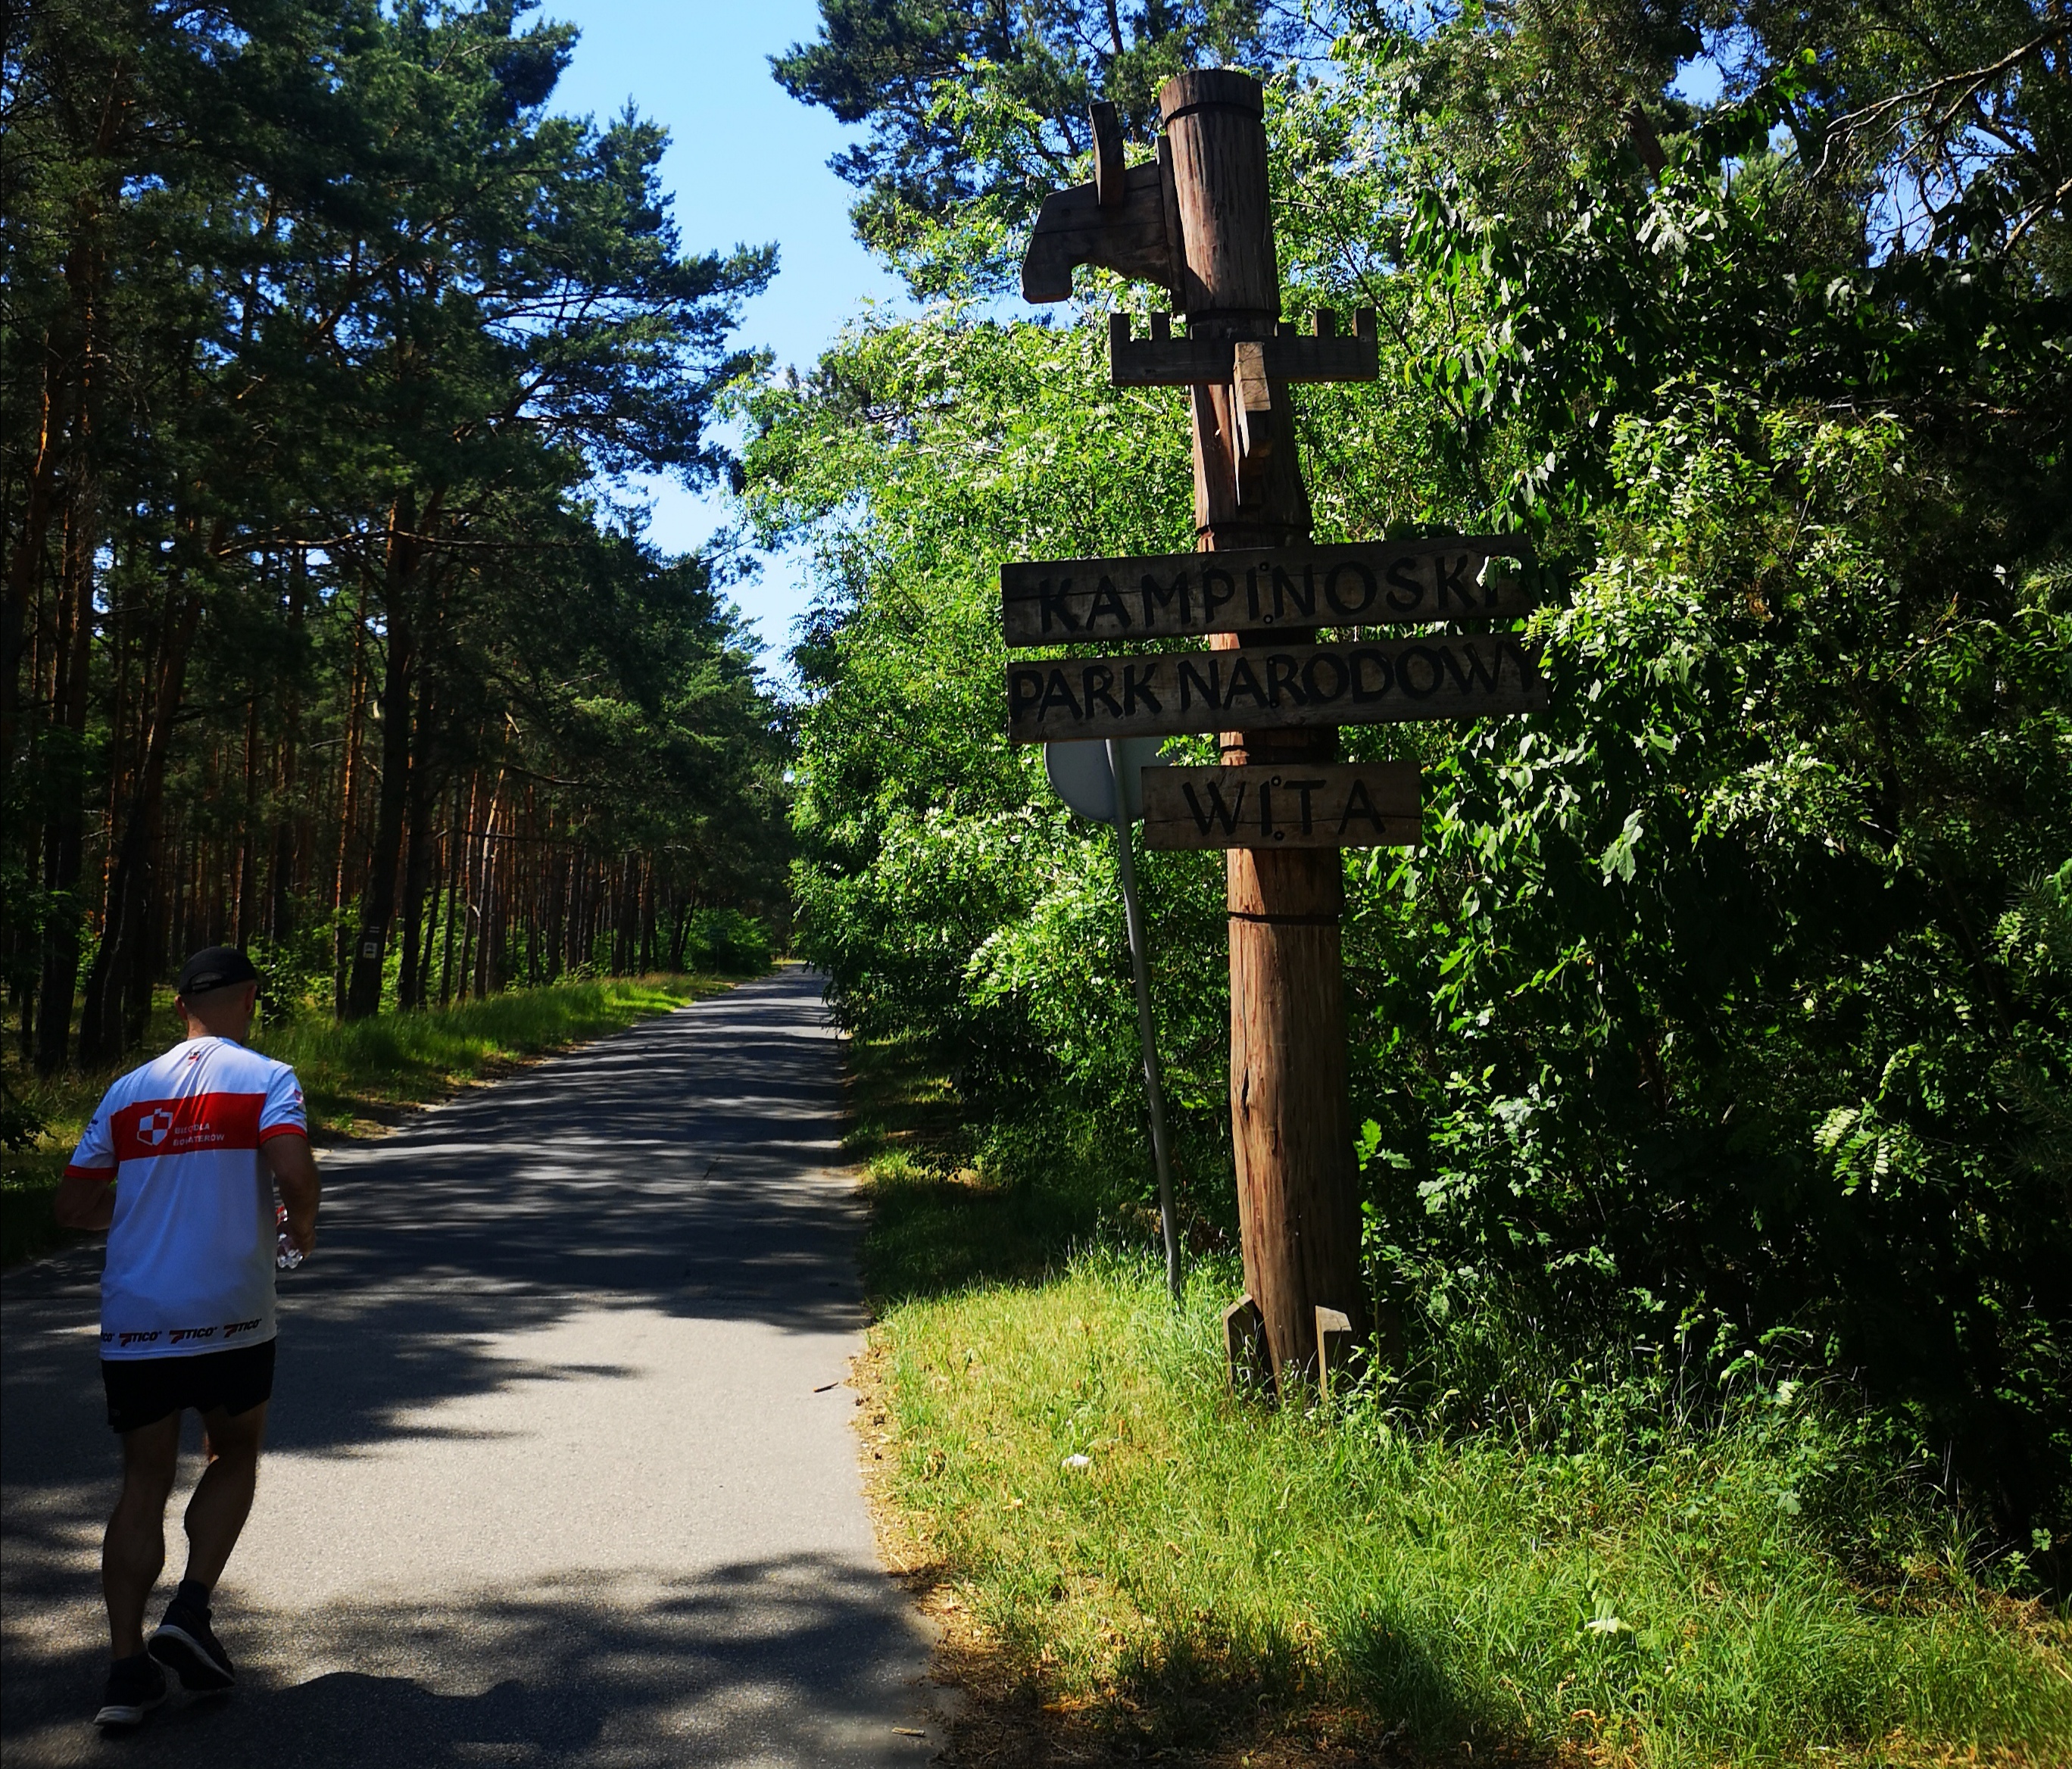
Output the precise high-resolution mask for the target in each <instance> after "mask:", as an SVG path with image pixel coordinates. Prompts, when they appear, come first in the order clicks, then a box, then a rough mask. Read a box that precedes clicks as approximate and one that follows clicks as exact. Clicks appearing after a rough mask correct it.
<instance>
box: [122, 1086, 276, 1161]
mask: <svg viewBox="0 0 2072 1769" xmlns="http://www.w3.org/2000/svg"><path fill="white" fill-rule="evenodd" d="M265 1103H266V1096H265V1094H263V1093H194V1094H190V1095H189V1096H187V1098H185V1099H183V1100H138V1102H137V1103H136V1104H135V1105H125V1106H124V1107H123V1108H122V1109H121V1111H119V1112H117V1113H116V1114H115V1117H114V1121H113V1123H112V1124H111V1125H109V1129H110V1130H111V1131H112V1132H113V1138H114V1142H115V1158H116V1160H117V1162H123V1161H155V1160H157V1159H158V1158H159V1157H161V1156H162V1155H172V1154H213V1153H215V1152H216V1151H218V1150H226V1149H228V1150H236V1149H253V1150H256V1149H257V1147H258V1146H259V1113H260V1109H261V1107H262V1106H264V1105H265Z"/></svg>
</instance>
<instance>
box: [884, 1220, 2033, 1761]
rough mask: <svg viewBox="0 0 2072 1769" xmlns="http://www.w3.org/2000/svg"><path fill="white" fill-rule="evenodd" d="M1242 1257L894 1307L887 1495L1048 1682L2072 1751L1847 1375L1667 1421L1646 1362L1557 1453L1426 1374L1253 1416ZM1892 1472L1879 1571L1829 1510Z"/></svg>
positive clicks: (1678, 1746)
mask: <svg viewBox="0 0 2072 1769" xmlns="http://www.w3.org/2000/svg"><path fill="white" fill-rule="evenodd" d="M1237 1282H1238V1274H1237V1273H1235V1270H1234V1269H1230V1268H1229V1266H1228V1265H1227V1262H1226V1261H1211V1262H1210V1263H1209V1264H1207V1265H1202V1266H1200V1267H1198V1268H1197V1269H1196V1271H1195V1273H1194V1276H1193V1278H1192V1281H1191V1282H1190V1285H1189V1286H1188V1289H1187V1293H1186V1300H1185V1302H1184V1305H1183V1306H1182V1307H1180V1308H1179V1309H1178V1310H1175V1309H1174V1306H1172V1304H1171V1303H1170V1302H1169V1301H1168V1300H1167V1298H1166V1297H1165V1292H1164V1287H1163V1282H1162V1273H1161V1272H1160V1271H1159V1270H1158V1269H1156V1266H1155V1262H1153V1261H1149V1260H1147V1259H1145V1258H1141V1257H1137V1256H1136V1255H1134V1254H1124V1253H1115V1252H1113V1251H1105V1252H1104V1251H1100V1250H1098V1249H1096V1250H1091V1251H1083V1252H1082V1253H1079V1254H1078V1255H1076V1256H1075V1257H1072V1258H1071V1260H1070V1261H1068V1262H1067V1263H1066V1264H1065V1265H1063V1267H1062V1268H1061V1269H1057V1270H1056V1271H1054V1273H1053V1274H1052V1275H1051V1276H1050V1278H1049V1279H1048V1281H1044V1282H1042V1283H1038V1284H1034V1285H1026V1284H1017V1285H1011V1286H1009V1285H993V1284H981V1285H973V1286H968V1287H967V1288H965V1289H964V1290H960V1291H958V1292H956V1293H954V1294H948V1295H943V1296H939V1297H937V1298H932V1299H918V1298H917V1299H912V1300H909V1301H906V1302H902V1303H901V1304H899V1305H898V1306H896V1307H894V1308H893V1309H892V1310H890V1313H889V1314H887V1315H886V1318H885V1319H884V1320H883V1321H882V1324H881V1325H880V1327H878V1344H879V1347H880V1349H881V1353H882V1359H883V1364H882V1371H883V1382H884V1387H885V1394H886V1400H887V1401H888V1402H889V1406H888V1412H889V1414H890V1419H889V1424H890V1427H891V1429H892V1430H893V1434H894V1435H893V1440H892V1441H893V1443H894V1446H895V1447H894V1451H893V1452H892V1468H893V1472H892V1474H891V1476H890V1482H891V1496H892V1497H893V1499H894V1503H895V1504H897V1506H898V1508H900V1509H901V1510H902V1512H905V1513H906V1515H907V1516H909V1517H910V1518H911V1520H912V1521H913V1524H914V1525H915V1528H917V1530H918V1531H919V1533H920V1534H921V1535H922V1536H923V1537H925V1539H926V1540H927V1541H929V1542H930V1543H931V1545H932V1546H933V1548H934V1549H935V1553H936V1554H937V1555H938V1556H939V1558H940V1560H941V1561H942V1563H943V1567H944V1569H945V1570H946V1572H947V1573H948V1575H949V1576H950V1577H951V1578H952V1579H953V1580H954V1581H956V1583H957V1586H958V1589H959V1590H960V1593H961V1594H962V1596H963V1600H964V1603H965V1604H966V1605H967V1606H968V1607H969V1609H970V1610H971V1611H972V1615H973V1616H974V1618H975V1619H976V1620H977V1621H978V1622H979V1623H980V1625H981V1626H982V1627H984V1628H985V1630H986V1631H988V1632H989V1634H990V1635H991V1636H992V1637H993V1639H996V1640H997V1642H998V1643H999V1645H1000V1648H1001V1650H1002V1652H1004V1653H1005V1655H1006V1656H1007V1657H1008V1659H1009V1660H1010V1662H1011V1663H1012V1664H1013V1665H1014V1666H1016V1667H1017V1669H1018V1672H1019V1674H1021V1675H1022V1676H1024V1677H1025V1678H1026V1679H1027V1680H1029V1681H1031V1682H1032V1683H1034V1684H1035V1685H1038V1686H1039V1687H1040V1688H1042V1689H1043V1690H1044V1691H1045V1692H1046V1693H1047V1694H1048V1695H1049V1696H1050V1697H1052V1698H1053V1699H1062V1700H1063V1701H1067V1702H1068V1703H1075V1704H1091V1705H1095V1706H1096V1707H1101V1708H1104V1709H1106V1710H1107V1711H1108V1712H1109V1713H1111V1714H1112V1715H1113V1716H1115V1717H1116V1718H1117V1722H1118V1723H1121V1724H1127V1725H1128V1726H1131V1727H1133V1728H1135V1729H1137V1730H1140V1731H1141V1730H1147V1729H1148V1730H1150V1731H1151V1732H1152V1733H1153V1734H1157V1735H1161V1736H1166V1737H1170V1738H1173V1739H1174V1740H1176V1741H1184V1740H1185V1739H1186V1738H1188V1737H1189V1735H1190V1734H1202V1733H1203V1732H1205V1731H1210V1730H1215V1728H1217V1727H1218V1726H1222V1725H1223V1724H1225V1723H1227V1721H1228V1719H1229V1718H1230V1717H1231V1715H1232V1714H1235V1713H1240V1712H1243V1713H1256V1712H1258V1711H1259V1710H1260V1709H1261V1708H1262V1706H1264V1707H1265V1708H1268V1709H1274V1710H1277V1711H1281V1712H1284V1713H1300V1714H1302V1715H1305V1716H1306V1717H1308V1718H1310V1719H1314V1718H1315V1716H1316V1715H1317V1714H1318V1713H1319V1712H1324V1713H1337V1714H1338V1715H1339V1717H1340V1720H1339V1723H1341V1724H1342V1725H1343V1726H1347V1727H1349V1728H1351V1729H1352V1730H1368V1729H1371V1728H1384V1729H1385V1728H1387V1727H1390V1726H1399V1725H1400V1726H1404V1727H1405V1728H1407V1729H1408V1733H1409V1734H1411V1735H1412V1737H1413V1738H1415V1739H1416V1741H1417V1742H1419V1743H1420V1744H1421V1745H1422V1746H1425V1747H1427V1748H1446V1749H1451V1748H1453V1747H1456V1746H1459V1745H1461V1744H1462V1743H1463V1742H1467V1743H1470V1744H1473V1745H1480V1744H1483V1743H1485V1742H1494V1743H1498V1744H1503V1745H1507V1746H1511V1747H1528V1748H1531V1749H1534V1750H1544V1751H1548V1752H1550V1753H1556V1754H1558V1753H1560V1752H1561V1751H1563V1750H1572V1749H1580V1750H1585V1751H1587V1752H1589V1753H1592V1754H1593V1755H1596V1756H1597V1757H1599V1758H1601V1759H1608V1760H1611V1761H1616V1762H1630V1763H1636V1764H1646V1765H1649V1766H1651V1769H1655V1766H1659V1769H1671V1766H1683V1765H1689V1766H1691V1769H1699V1766H1701V1765H1713V1764H1728V1763H1731V1764H1737V1765H1739V1764H1748V1765H1757V1764H1770V1763H1786V1762H1799V1761H1806V1760H1811V1759H1812V1758H1813V1756H1814V1755H1815V1753H1828V1754H1830V1755H1825V1756H1823V1757H1822V1758H1821V1759H1820V1760H1823V1761H1828V1762H1832V1761H1836V1760H1838V1759H1837V1755H1835V1754H1839V1760H1843V1761H1862V1762H1866V1763H1868V1762H1873V1761H1876V1762H1904V1761H1909V1760H1914V1759H1915V1758H1917V1757H1918V1758H1919V1759H1922V1760H1927V1759H1932V1758H1934V1757H1935V1756H1936V1755H1938V1753H1939V1752H1941V1751H1942V1750H1946V1749H1962V1750H1968V1749H1970V1748H1971V1747H1973V1746H1976V1747H1978V1748H1979V1749H1982V1750H1988V1751H1992V1750H2001V1751H2003V1752H2008V1753H2012V1754H2013V1759H2014V1760H2017V1761H2021V1760H2026V1761H2029V1762H2033V1763H2037V1764H2039V1765H2041V1764H2043V1763H2062V1762H2066V1761H2068V1760H2072V1681H2068V1678H2067V1666H2066V1638H2065V1635H2064V1632H2063V1630H2062V1626H2061V1625H2060V1623H2058V1621H2057V1620H2056V1619H2053V1617H2052V1615H2050V1613H2049V1611H2047V1610H2046V1609H2045V1607H2044V1606H2042V1605H2041V1603H2039V1602H2036V1601H2033V1600H2029V1601H2021V1600H2018V1599H2017V1598H2015V1597H2013V1596H2010V1595H2008V1594H2005V1593H2004V1592H2000V1591H1996V1590H1993V1589H1992V1588H1991V1586H1990V1585H1988V1584H1985V1583H1982V1582H1980V1581H1979V1579H1978V1578H1975V1576H1974V1574H1973V1572H1972V1570H1971V1569H1968V1568H1967V1565H1966V1561H1965V1554H1964V1549H1965V1542H1964V1541H1963V1538H1962V1537H1961V1535H1960V1534H1959V1533H1958V1532H1955V1530H1954V1529H1953V1528H1952V1527H1951V1524H1950V1523H1949V1521H1948V1520H1947V1516H1942V1515H1939V1514H1938V1512H1937V1511H1936V1510H1935V1508H1934V1507H1933V1506H1932V1505H1930V1504H1926V1503H1923V1502H1921V1500H1920V1499H1919V1498H1918V1495H1910V1494H1909V1493H1908V1492H1906V1491H1902V1490H1901V1489H1900V1488H1899V1487H1897V1486H1895V1485H1894V1484H1893V1483H1891V1482H1889V1481H1888V1482H1886V1483H1885V1484H1884V1485H1883V1487H1881V1488H1879V1489H1878V1490H1877V1491H1875V1493H1874V1495H1873V1488H1875V1487H1877V1483H1876V1482H1874V1481H1873V1480H1871V1479H1868V1478H1867V1477H1866V1476H1865V1475H1864V1471H1862V1470H1861V1469H1860V1468H1859V1467H1854V1466H1852V1464H1851V1463H1850V1460H1849V1458H1850V1456H1851V1454H1852V1453H1853V1452H1854V1451H1855V1450H1858V1449H1860V1448H1862V1447H1863V1446H1862V1444H1861V1443H1860V1441H1859V1439H1860V1433H1859V1431H1858V1430H1857V1428H1856V1425H1855V1423H1854V1422H1853V1421H1852V1418H1851V1417H1850V1416H1849V1414H1848V1409H1846V1408H1845V1407H1844V1406H1843V1405H1841V1404H1840V1401H1839V1400H1838V1398H1837V1397H1834V1396H1832V1395H1830V1394H1827V1393H1823V1392H1820V1391H1819V1390H1816V1389H1815V1388H1807V1387H1799V1386H1794V1385H1793V1384H1789V1383H1784V1384H1778V1385H1777V1386H1775V1387H1772V1388H1767V1389H1764V1388H1758V1387H1757V1386H1755V1385H1753V1384H1751V1385H1750V1386H1749V1387H1748V1388H1746V1389H1745V1392H1743V1393H1740V1394H1739V1395H1737V1396H1735V1397H1732V1398H1730V1399H1729V1401H1726V1402H1725V1404H1724V1405H1722V1406H1720V1408H1718V1409H1715V1410H1713V1411H1712V1412H1711V1413H1708V1414H1700V1413H1691V1414H1689V1415H1688V1416H1687V1417H1683V1418H1682V1419H1680V1420H1679V1419H1678V1418H1677V1417H1674V1416H1673V1409H1672V1408H1671V1407H1670V1406H1669V1405H1667V1404H1666V1400H1667V1397H1665V1396H1664V1395H1663V1393H1660V1392H1657V1393H1655V1395H1654V1397H1653V1401H1654V1405H1653V1406H1652V1409H1650V1408H1649V1406H1648V1405H1647V1404H1646V1400H1645V1397H1643V1396H1642V1393H1640V1391H1639V1390H1638V1389H1637V1388H1629V1390H1628V1391H1627V1392H1626V1393H1625V1394H1623V1395H1622V1396H1621V1397H1618V1399H1617V1400H1616V1401H1605V1400H1603V1399H1602V1397H1600V1399H1601V1404H1600V1405H1597V1407H1596V1408H1595V1409H1594V1413H1595V1417H1596V1418H1597V1430H1594V1432H1591V1433H1586V1434H1581V1435H1579V1436H1576V1437H1574V1438H1572V1440H1571V1441H1572V1443H1573V1445H1574V1446H1572V1447H1567V1448H1560V1449H1556V1448H1550V1447H1546V1446H1544V1445H1543V1444H1539V1443H1535V1442H1533V1441H1532V1439H1531V1436H1530V1435H1529V1434H1522V1433H1520V1432H1519V1431H1517V1430H1513V1429H1509V1428H1507V1425H1506V1424H1498V1425H1486V1426H1484V1427H1482V1428H1479V1429H1470V1430H1452V1429H1448V1428H1446V1426H1445V1424H1444V1421H1445V1417H1446V1415H1447V1413H1448V1411H1449V1409H1450V1407H1451V1405H1452V1404H1453V1398H1454V1397H1450V1396H1445V1395H1443V1394H1442V1395H1437V1396H1431V1397H1429V1399H1430V1400H1431V1401H1433V1402H1437V1403H1439V1404H1437V1405H1426V1406H1424V1408H1422V1409H1420V1408H1419V1407H1418V1406H1416V1405H1415V1404H1413V1403H1414V1402H1415V1401H1416V1399H1417V1398H1418V1396H1417V1395H1416V1393H1415V1392H1414V1391H1413V1388H1412V1385H1411V1384H1408V1383H1406V1382H1404V1381H1401V1380H1396V1381H1390V1380H1381V1379H1373V1378H1371V1379H1370V1380H1367V1381H1366V1382H1365V1383H1363V1384H1360V1385H1359V1387H1358V1388H1356V1389H1355V1391H1354V1393H1353V1394H1352V1396H1351V1397H1350V1399H1349V1400H1342V1401H1339V1402H1338V1403H1337V1404H1330V1405H1327V1404H1324V1403H1322V1402H1320V1401H1318V1399H1317V1397H1315V1396H1314V1395H1313V1394H1298V1395H1297V1396H1295V1397H1293V1398H1292V1399H1291V1400H1290V1401H1289V1404H1286V1405H1283V1406H1281V1408H1279V1409H1277V1410H1270V1411H1269V1410H1264V1409H1260V1408H1258V1407H1256V1406H1255V1405H1249V1404H1244V1403H1239V1402H1236V1401H1233V1400H1232V1399H1231V1397H1229V1395H1228V1393H1227V1389H1226V1384H1225V1380H1224V1375H1223V1351H1222V1345H1221V1340H1220V1310H1221V1308H1222V1306H1223V1303H1225V1302H1227V1300H1228V1299H1229V1298H1230V1297H1231V1295H1232V1294H1234V1293H1235V1287H1236V1285H1237ZM1076 1458H1085V1460H1084V1462H1083V1463H1080V1462H1079V1461H1078V1460H1077V1459H1076ZM1867 1496H1874V1502H1875V1503H1876V1504H1877V1507H1878V1508H1879V1515H1880V1518H1881V1523H1882V1526H1883V1528H1882V1533H1881V1537H1880V1540H1879V1545H1878V1547H1877V1553H1876V1555H1875V1559H1876V1560H1877V1564H1878V1573H1877V1576H1876V1577H1874V1578H1866V1577H1865V1576H1864V1572H1865V1569H1864V1567H1863V1566H1862V1565H1852V1559H1860V1553H1859V1550H1860V1549H1861V1547H1862V1543H1863V1541H1864V1532H1863V1531H1861V1530H1860V1529H1857V1528H1856V1527H1855V1524H1854V1522H1853V1521H1852V1519H1851V1518H1850V1517H1848V1516H1842V1515H1838V1514H1837V1511H1836V1505H1837V1504H1838V1503H1840V1502H1842V1501H1845V1500H1853V1501H1861V1500H1864V1499H1865V1498H1866V1497H1867Z"/></svg>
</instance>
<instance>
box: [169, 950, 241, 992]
mask: <svg viewBox="0 0 2072 1769" xmlns="http://www.w3.org/2000/svg"><path fill="white" fill-rule="evenodd" d="M257 981H259V973H258V972H257V971H256V970H254V969H253V968H252V961H251V960H250V959H249V958H247V957H246V956H245V954H244V953H243V952H240V951H239V950H238V949H237V948H236V947H235V946H204V947H203V948H202V949H201V950H200V951H199V952H196V953H195V955H194V956H193V957H191V958H190V959H189V960H188V961H187V962H186V963H185V964H184V965H181V966H180V980H179V985H178V988H179V993H180V994H182V995H183V996H187V997H189V998H192V997H194V996H196V995H206V994H208V992H209V991H210V990H211V989H229V988H232V987H233V986H234V985H236V984H239V983H256V982H257Z"/></svg>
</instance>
